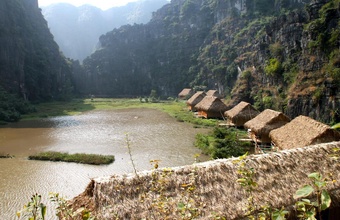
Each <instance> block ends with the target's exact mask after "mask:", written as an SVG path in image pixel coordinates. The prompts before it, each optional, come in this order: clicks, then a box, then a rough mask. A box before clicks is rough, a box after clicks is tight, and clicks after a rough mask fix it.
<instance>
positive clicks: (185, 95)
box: [178, 88, 194, 99]
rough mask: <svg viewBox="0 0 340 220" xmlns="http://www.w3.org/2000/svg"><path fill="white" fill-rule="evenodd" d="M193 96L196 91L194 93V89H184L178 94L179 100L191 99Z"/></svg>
mask: <svg viewBox="0 0 340 220" xmlns="http://www.w3.org/2000/svg"><path fill="white" fill-rule="evenodd" d="M193 94H194V91H193V90H192V89H189V88H185V89H183V90H182V91H181V92H180V93H179V94H178V98H179V99H188V98H190V97H191V96H192V95H193Z"/></svg>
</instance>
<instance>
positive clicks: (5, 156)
mask: <svg viewBox="0 0 340 220" xmlns="http://www.w3.org/2000/svg"><path fill="white" fill-rule="evenodd" d="M13 157H14V156H13V155H10V154H5V153H1V152H0V158H13Z"/></svg>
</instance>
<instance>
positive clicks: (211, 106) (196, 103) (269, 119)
mask: <svg viewBox="0 0 340 220" xmlns="http://www.w3.org/2000/svg"><path fill="white" fill-rule="evenodd" d="M209 91H210V90H209ZM213 91H216V90H212V91H210V92H209V94H208V92H207V93H205V92H196V93H195V94H193V95H192V96H191V97H190V98H189V99H188V100H187V105H188V108H189V110H191V111H193V112H197V116H198V117H203V118H223V119H225V120H226V121H227V124H228V125H231V126H235V127H244V128H246V129H247V130H248V134H249V137H250V138H251V139H252V140H253V141H254V143H255V146H257V145H261V146H263V145H271V146H275V147H276V148H277V149H279V150H284V149H292V148H299V147H304V146H308V145H313V144H319V143H328V142H332V141H339V140H340V133H339V132H337V131H336V130H334V129H332V128H331V127H330V126H328V125H325V124H323V123H321V122H318V121H316V120H314V119H312V118H309V117H307V116H303V115H300V116H298V117H296V118H294V119H293V120H291V119H290V118H289V117H288V116H286V115H285V114H283V113H282V112H278V111H274V110H271V109H266V110H264V111H263V112H259V111H258V110H257V109H255V108H254V107H253V106H252V105H251V104H250V103H247V102H243V101H242V102H240V103H239V104H238V105H236V106H234V107H233V108H232V109H229V110H228V107H227V106H226V105H225V103H224V102H223V101H222V100H221V99H220V98H219V97H218V96H217V95H216V93H213ZM210 94H215V95H210Z"/></svg>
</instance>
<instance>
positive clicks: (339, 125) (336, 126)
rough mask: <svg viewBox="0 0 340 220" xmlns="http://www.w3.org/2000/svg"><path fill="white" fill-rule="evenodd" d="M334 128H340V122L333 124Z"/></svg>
mask: <svg viewBox="0 0 340 220" xmlns="http://www.w3.org/2000/svg"><path fill="white" fill-rule="evenodd" d="M332 129H340V123H337V124H335V125H333V126H332Z"/></svg>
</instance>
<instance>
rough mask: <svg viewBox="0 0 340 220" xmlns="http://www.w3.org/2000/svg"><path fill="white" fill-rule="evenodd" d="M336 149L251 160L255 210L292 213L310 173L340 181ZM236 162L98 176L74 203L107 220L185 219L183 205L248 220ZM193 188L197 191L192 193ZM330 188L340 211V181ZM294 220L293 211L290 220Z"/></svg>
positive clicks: (202, 213)
mask: <svg viewBox="0 0 340 220" xmlns="http://www.w3.org/2000/svg"><path fill="white" fill-rule="evenodd" d="M334 148H338V149H339V148H340V142H332V143H328V144H321V145H315V146H309V147H306V148H298V149H292V150H286V151H281V152H276V153H269V154H262V155H251V156H248V157H247V158H246V159H245V163H246V166H247V168H248V169H250V168H252V169H254V171H255V175H254V177H253V180H254V181H255V182H257V184H258V187H257V188H255V190H254V191H253V193H252V195H253V199H254V204H256V205H257V207H256V208H257V209H258V208H259V207H260V206H261V205H266V204H269V205H271V206H272V207H273V208H278V209H280V208H281V207H285V209H288V210H291V211H292V205H293V204H294V203H295V200H294V199H293V195H294V193H295V191H296V190H297V189H299V188H301V187H302V186H303V185H305V184H309V183H310V179H309V178H308V177H307V175H308V174H310V173H313V172H320V173H321V174H322V175H323V176H326V175H327V174H328V173H332V175H333V176H332V177H333V179H335V180H339V179H340V163H339V161H335V160H334V159H332V158H331V157H330V155H331V154H332V153H333V149H334ZM235 159H236V158H232V159H219V160H214V161H210V162H205V163H198V164H194V165H191V166H184V167H177V168H171V169H170V168H168V169H157V170H155V171H145V172H141V173H138V176H136V175H133V174H130V175H115V176H112V177H103V178H97V179H94V180H92V182H91V183H90V185H89V186H88V188H87V189H86V191H85V192H84V194H82V195H80V196H79V197H77V198H75V199H74V200H73V201H74V203H77V204H81V202H79V201H85V202H86V203H85V205H87V206H88V207H91V205H89V203H92V204H93V205H94V206H95V208H94V210H92V214H94V215H95V216H96V217H97V218H98V219H102V220H105V219H112V216H115V217H117V219H144V218H145V219H165V218H167V219H181V217H182V213H181V212H180V211H179V208H178V207H179V204H183V203H185V204H190V205H191V209H193V210H194V209H195V208H198V214H199V216H197V217H196V218H195V219H214V216H215V217H216V216H220V217H225V218H226V219H229V220H232V219H243V218H245V215H246V211H245V210H244V209H245V207H247V204H248V203H247V199H248V197H249V195H248V194H247V193H246V192H245V189H244V188H242V187H241V186H240V185H239V184H238V183H237V179H239V178H240V176H239V174H238V170H239V165H238V164H237V163H235V162H236V161H235ZM189 187H192V188H190V190H189ZM327 190H328V192H329V193H330V195H331V198H332V203H331V205H332V207H340V181H336V182H334V183H329V184H328V185H327ZM190 198H191V199H193V200H190ZM193 201H195V202H193ZM162 202H165V203H162ZM75 208H77V207H75ZM191 209H190V210H191ZM295 217H296V214H295V213H294V212H293V211H292V212H291V214H290V218H292V219H294V218H295Z"/></svg>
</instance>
